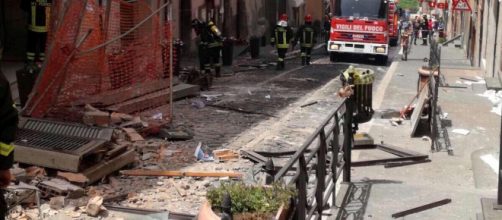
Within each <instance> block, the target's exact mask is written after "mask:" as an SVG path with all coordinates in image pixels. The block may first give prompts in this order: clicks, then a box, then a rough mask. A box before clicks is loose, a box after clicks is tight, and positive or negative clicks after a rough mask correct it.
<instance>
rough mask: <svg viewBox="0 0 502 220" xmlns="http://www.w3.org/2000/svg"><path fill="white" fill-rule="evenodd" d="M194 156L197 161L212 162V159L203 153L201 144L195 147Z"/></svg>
mask: <svg viewBox="0 0 502 220" xmlns="http://www.w3.org/2000/svg"><path fill="white" fill-rule="evenodd" d="M194 156H195V158H197V160H198V161H214V157H213V156H211V155H209V154H208V153H205V152H204V150H203V149H202V142H199V144H198V145H197V148H196V149H195V153H194Z"/></svg>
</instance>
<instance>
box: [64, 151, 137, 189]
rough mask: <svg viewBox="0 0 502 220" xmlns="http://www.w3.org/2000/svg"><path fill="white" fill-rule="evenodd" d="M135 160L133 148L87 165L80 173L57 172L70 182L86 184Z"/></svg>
mask: <svg viewBox="0 0 502 220" xmlns="http://www.w3.org/2000/svg"><path fill="white" fill-rule="evenodd" d="M135 160H136V152H135V151H134V150H128V151H126V152H124V153H122V154H121V155H119V156H116V157H114V158H112V159H110V160H105V161H102V162H100V163H98V164H96V165H94V166H92V167H89V168H87V169H86V170H84V171H82V172H81V173H65V172H58V176H60V177H63V178H65V179H67V180H68V181H70V182H72V183H76V184H79V185H82V186H86V185H89V184H92V183H95V182H96V181H98V180H100V179H102V178H103V177H105V176H107V175H109V174H111V173H113V172H115V171H117V170H119V169H121V168H122V167H124V166H126V165H128V164H131V163H133V162H134V161H135Z"/></svg>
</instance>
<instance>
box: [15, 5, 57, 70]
mask: <svg viewBox="0 0 502 220" xmlns="http://www.w3.org/2000/svg"><path fill="white" fill-rule="evenodd" d="M51 6H52V0H22V1H21V8H22V9H23V10H24V11H25V12H27V13H28V43H27V48H26V64H27V65H26V67H27V70H28V71H29V72H33V71H35V70H36V69H38V68H39V67H38V66H37V65H36V63H37V62H43V61H44V60H45V46H46V45H45V44H46V42H47V30H48V26H49V24H50V22H49V21H50V13H51V12H50V11H51Z"/></svg>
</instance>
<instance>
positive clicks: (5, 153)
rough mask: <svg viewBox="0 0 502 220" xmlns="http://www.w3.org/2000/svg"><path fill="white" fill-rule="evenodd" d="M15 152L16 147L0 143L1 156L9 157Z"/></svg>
mask: <svg viewBox="0 0 502 220" xmlns="http://www.w3.org/2000/svg"><path fill="white" fill-rule="evenodd" d="M13 150H14V146H12V145H9V144H6V143H3V142H0V155H2V156H4V157H7V156H9V155H10V153H12V151H13Z"/></svg>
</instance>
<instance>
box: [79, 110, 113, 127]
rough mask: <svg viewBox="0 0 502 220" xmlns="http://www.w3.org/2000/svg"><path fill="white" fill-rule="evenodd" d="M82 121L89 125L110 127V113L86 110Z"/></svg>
mask: <svg viewBox="0 0 502 220" xmlns="http://www.w3.org/2000/svg"><path fill="white" fill-rule="evenodd" d="M82 122H83V123H84V124H86V125H89V126H94V125H96V126H99V127H108V126H109V125H110V122H111V121H110V114H109V113H108V112H102V111H92V112H85V113H84V116H83V117H82Z"/></svg>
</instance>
